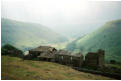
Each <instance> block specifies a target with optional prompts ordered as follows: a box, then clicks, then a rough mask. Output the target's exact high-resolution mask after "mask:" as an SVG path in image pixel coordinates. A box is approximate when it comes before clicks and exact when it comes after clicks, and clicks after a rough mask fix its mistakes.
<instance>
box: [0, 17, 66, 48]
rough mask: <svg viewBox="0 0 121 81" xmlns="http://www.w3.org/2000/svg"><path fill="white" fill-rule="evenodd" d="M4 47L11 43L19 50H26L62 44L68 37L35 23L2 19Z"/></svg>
mask: <svg viewBox="0 0 121 81" xmlns="http://www.w3.org/2000/svg"><path fill="white" fill-rule="evenodd" d="M1 24H2V28H1V33H2V45H4V44H6V43H9V44H11V45H14V46H15V47H17V48H20V49H22V50H26V48H32V47H36V46H38V45H46V44H50V43H60V42H65V41H67V38H66V37H63V36H61V35H60V34H58V33H56V32H54V31H53V30H51V29H49V28H47V27H45V26H43V25H40V24H35V23H26V22H19V21H15V20H10V19H3V18H2V19H1Z"/></svg>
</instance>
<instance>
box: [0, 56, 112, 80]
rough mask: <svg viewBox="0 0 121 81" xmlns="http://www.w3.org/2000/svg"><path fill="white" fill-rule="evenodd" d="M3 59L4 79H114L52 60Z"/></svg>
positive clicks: (8, 57) (2, 57)
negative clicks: (52, 61) (78, 69)
mask: <svg viewBox="0 0 121 81" xmlns="http://www.w3.org/2000/svg"><path fill="white" fill-rule="evenodd" d="M1 59H2V60H1V71H2V72H1V76H2V77H1V79H2V80H5V79H7V80H112V78H109V77H104V76H101V75H95V74H90V73H85V72H79V71H77V70H74V69H72V68H71V67H68V66H64V65H60V64H56V63H51V62H44V61H31V60H24V61H23V60H22V59H20V58H17V57H10V56H1Z"/></svg>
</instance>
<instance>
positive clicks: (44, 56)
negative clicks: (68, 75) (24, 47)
mask: <svg viewBox="0 0 121 81" xmlns="http://www.w3.org/2000/svg"><path fill="white" fill-rule="evenodd" d="M55 52H56V49H55V48H53V47H50V46H39V47H37V48H35V49H31V50H29V54H28V57H29V59H33V58H36V59H38V60H46V61H54V53H55Z"/></svg>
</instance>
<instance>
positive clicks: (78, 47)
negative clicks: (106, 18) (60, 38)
mask: <svg viewBox="0 0 121 81" xmlns="http://www.w3.org/2000/svg"><path fill="white" fill-rule="evenodd" d="M67 49H68V50H70V51H75V52H78V51H82V52H83V53H84V54H86V53H87V52H95V51H97V50H98V49H103V50H105V51H106V52H105V55H106V57H105V58H106V60H110V59H114V60H117V61H120V62H121V20H115V21H111V22H107V23H106V24H105V25H104V26H102V27H101V28H100V29H98V30H97V31H95V32H93V33H91V34H88V35H86V36H84V37H83V38H78V39H77V40H75V41H73V42H72V43H70V44H69V45H67Z"/></svg>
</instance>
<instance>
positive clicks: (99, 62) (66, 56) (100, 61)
mask: <svg viewBox="0 0 121 81" xmlns="http://www.w3.org/2000/svg"><path fill="white" fill-rule="evenodd" d="M83 58H84V57H83V54H82V53H81V52H80V53H77V54H72V53H70V52H68V51H66V50H56V49H55V48H53V47H50V46H39V47H37V48H35V49H32V50H29V54H28V55H26V56H25V57H24V59H37V60H44V61H51V62H56V63H60V64H64V65H68V66H73V67H82V66H83V65H84V66H90V67H103V66H104V51H103V50H101V49H100V50H98V52H96V53H93V52H89V53H88V54H87V55H86V56H85V60H84V59H83Z"/></svg>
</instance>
